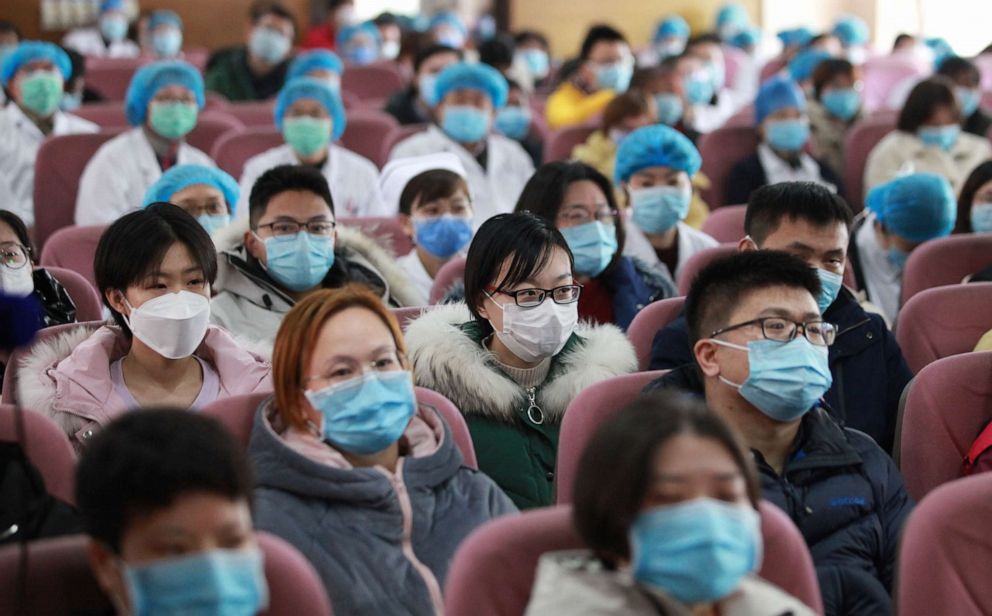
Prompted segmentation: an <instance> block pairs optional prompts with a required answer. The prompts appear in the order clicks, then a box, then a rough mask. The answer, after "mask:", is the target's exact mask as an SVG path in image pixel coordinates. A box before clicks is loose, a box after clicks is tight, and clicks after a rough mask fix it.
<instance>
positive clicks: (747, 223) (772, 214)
mask: <svg viewBox="0 0 992 616" xmlns="http://www.w3.org/2000/svg"><path fill="white" fill-rule="evenodd" d="M786 218H788V219H790V220H803V221H806V222H808V223H810V224H811V225H813V226H814V227H820V228H823V227H827V226H829V225H835V224H837V223H843V224H844V226H845V227H847V228H848V230H850V229H851V224H852V223H853V222H854V213H853V212H852V211H851V208H850V207H849V206H848V205H847V202H846V201H844V198H843V197H841V196H840V195H838V194H835V193H833V192H830V190H828V189H827V188H826V187H824V186H823V185H821V184H817V183H816V182H780V183H778V184H768V185H765V186H762V187H761V188H759V189H757V190H756V191H754V192H753V193H751V198H750V199H749V200H748V202H747V210H746V212H745V214H744V233H745V234H747V235H749V236H750V237H751V239H752V240H754V243H755V244H757V245H758V246H759V247H760V246H761V245H762V244H764V243H765V239H766V238H767V237H768V236H769V235H771V234H772V233H774V232H775V230H776V229H778V227H779V225H780V224H782V220H783V219H786Z"/></svg>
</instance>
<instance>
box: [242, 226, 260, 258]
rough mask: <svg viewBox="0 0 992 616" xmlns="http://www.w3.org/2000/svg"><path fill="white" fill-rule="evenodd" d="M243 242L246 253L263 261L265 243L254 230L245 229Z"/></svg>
mask: <svg viewBox="0 0 992 616" xmlns="http://www.w3.org/2000/svg"><path fill="white" fill-rule="evenodd" d="M244 242H245V250H246V251H247V252H248V254H250V255H251V256H253V257H255V258H256V259H258V260H259V261H261V262H262V263H265V244H264V243H263V242H262V240H260V239H259V238H258V236H257V235H255V232H254V231H252V230H251V229H249V230H248V231H245V235H244Z"/></svg>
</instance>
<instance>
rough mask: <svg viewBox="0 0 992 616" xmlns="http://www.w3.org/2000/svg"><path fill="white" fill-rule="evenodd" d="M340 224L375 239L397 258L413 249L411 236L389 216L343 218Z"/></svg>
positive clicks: (339, 220) (340, 219) (397, 221)
mask: <svg viewBox="0 0 992 616" xmlns="http://www.w3.org/2000/svg"><path fill="white" fill-rule="evenodd" d="M338 222H339V223H341V224H342V225H344V226H345V227H355V228H357V229H358V230H359V231H361V232H362V233H364V234H365V235H368V236H371V237H374V238H375V239H376V240H377V241H378V242H379V243H380V244H382V245H383V246H385V247H386V248H388V249H389V250H391V251H392V252H393V254H395V255H396V256H397V257H402V256H403V255H405V254H407V253H408V252H410V250H411V249H412V248H413V244H412V243H411V242H410V236H409V235H407V234H406V231H404V230H403V227H402V226H401V225H400V222H399V220H397V219H395V218H391V217H388V216H383V217H379V216H356V217H353V218H348V217H341V218H339V219H338Z"/></svg>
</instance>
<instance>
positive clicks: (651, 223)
mask: <svg viewBox="0 0 992 616" xmlns="http://www.w3.org/2000/svg"><path fill="white" fill-rule="evenodd" d="M691 201H692V191H691V190H689V189H687V188H680V187H678V186H653V187H651V188H632V189H630V207H631V209H632V210H633V214H632V215H631V220H632V221H634V224H635V225H637V226H638V227H640V228H641V230H642V231H644V232H645V233H652V234H657V233H664V232H665V231H668V230H669V229H671V228H672V227H674V226H675V225H676V224H678V223H679V221H681V220H684V219H685V217H686V216H687V215H688V214H689V203H690V202H691Z"/></svg>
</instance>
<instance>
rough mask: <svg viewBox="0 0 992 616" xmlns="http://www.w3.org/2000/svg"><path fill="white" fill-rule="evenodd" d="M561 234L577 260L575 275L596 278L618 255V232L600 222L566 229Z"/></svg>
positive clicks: (596, 221)
mask: <svg viewBox="0 0 992 616" xmlns="http://www.w3.org/2000/svg"><path fill="white" fill-rule="evenodd" d="M561 234H562V235H563V236H564V237H565V241H566V242H567V243H568V249H569V250H571V251H572V258H573V259H574V260H575V273H576V274H579V275H580V276H590V277H592V278H595V277H596V276H599V275H600V274H602V273H603V270H605V269H606V266H607V265H609V264H610V261H612V260H613V256H614V255H616V254H617V230H616V227H614V226H613V225H606V224H603V223H601V222H599V221H598V220H594V221H593V222H587V223H586V224H584V225H578V226H576V227H566V228H565V229H562V230H561Z"/></svg>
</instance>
